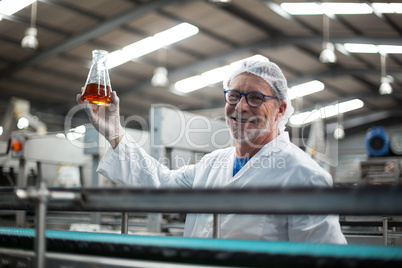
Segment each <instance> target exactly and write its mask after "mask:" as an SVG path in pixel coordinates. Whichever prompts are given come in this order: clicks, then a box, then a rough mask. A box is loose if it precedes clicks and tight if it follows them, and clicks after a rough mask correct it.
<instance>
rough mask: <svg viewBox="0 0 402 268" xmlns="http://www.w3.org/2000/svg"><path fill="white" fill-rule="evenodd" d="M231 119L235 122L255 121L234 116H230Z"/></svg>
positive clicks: (250, 122)
mask: <svg viewBox="0 0 402 268" xmlns="http://www.w3.org/2000/svg"><path fill="white" fill-rule="evenodd" d="M231 119H232V121H234V122H235V123H237V124H246V123H247V124H254V123H255V121H254V120H250V119H242V118H236V117H231Z"/></svg>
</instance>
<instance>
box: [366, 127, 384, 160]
mask: <svg viewBox="0 0 402 268" xmlns="http://www.w3.org/2000/svg"><path fill="white" fill-rule="evenodd" d="M366 149H367V152H368V154H369V156H386V155H388V154H389V137H388V135H387V133H386V132H385V129H384V127H382V126H374V127H372V128H371V129H370V130H369V132H368V133H367V135H366Z"/></svg>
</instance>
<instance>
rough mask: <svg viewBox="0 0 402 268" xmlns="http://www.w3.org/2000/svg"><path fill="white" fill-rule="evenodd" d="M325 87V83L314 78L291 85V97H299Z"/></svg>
mask: <svg viewBox="0 0 402 268" xmlns="http://www.w3.org/2000/svg"><path fill="white" fill-rule="evenodd" d="M324 88H325V85H324V83H322V82H320V81H318V80H313V81H310V82H307V83H303V84H300V85H297V86H293V87H291V88H290V90H289V98H290V99H291V100H293V99H296V98H297V97H302V96H306V95H309V94H313V93H316V92H319V91H321V90H323V89H324Z"/></svg>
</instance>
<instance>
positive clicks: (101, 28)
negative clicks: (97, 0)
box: [0, 0, 198, 78]
mask: <svg viewBox="0 0 402 268" xmlns="http://www.w3.org/2000/svg"><path fill="white" fill-rule="evenodd" d="M183 1H185V2H189V1H191V0H182V1H180V0H156V1H151V2H147V3H146V4H143V5H139V6H136V7H134V8H132V9H130V10H128V11H126V12H125V13H123V14H119V15H118V16H115V17H113V18H111V19H108V20H105V21H104V22H102V23H99V24H98V25H96V26H95V27H92V28H90V29H88V30H86V31H84V32H82V33H80V34H78V35H75V36H73V37H71V38H69V39H67V40H63V41H62V42H61V43H59V44H57V45H55V46H53V47H52V48H50V49H47V50H45V51H42V52H40V53H38V54H36V55H35V56H33V57H31V58H30V59H28V60H27V61H24V62H22V63H18V64H14V65H12V66H10V67H9V68H8V69H7V70H5V71H3V72H1V73H0V78H4V77H9V76H11V75H12V74H13V73H15V72H17V71H19V70H21V69H23V68H26V67H29V66H33V65H36V64H38V63H40V62H42V61H44V60H47V59H49V58H51V57H53V56H55V55H58V54H60V53H63V52H65V51H68V50H70V49H71V48H74V47H76V46H79V45H81V44H83V43H85V42H88V41H90V40H92V39H94V38H97V37H99V36H101V35H103V34H105V33H107V32H109V31H111V30H113V29H115V28H117V27H120V26H122V25H124V24H126V23H128V22H130V21H132V20H133V19H136V18H139V17H141V16H143V15H145V14H148V13H150V12H153V11H155V10H157V9H159V8H164V7H167V6H171V5H177V4H180V3H182V2H183ZM192 1H198V0H192Z"/></svg>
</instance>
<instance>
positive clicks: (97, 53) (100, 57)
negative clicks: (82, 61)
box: [92, 50, 109, 63]
mask: <svg viewBox="0 0 402 268" xmlns="http://www.w3.org/2000/svg"><path fill="white" fill-rule="evenodd" d="M108 55H109V53H108V52H107V51H106V50H94V51H92V62H93V63H96V62H97V63H101V62H102V63H103V62H105V61H106V59H107V56H108Z"/></svg>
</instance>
